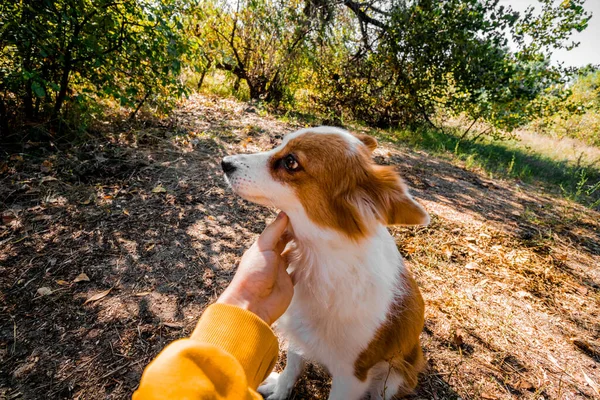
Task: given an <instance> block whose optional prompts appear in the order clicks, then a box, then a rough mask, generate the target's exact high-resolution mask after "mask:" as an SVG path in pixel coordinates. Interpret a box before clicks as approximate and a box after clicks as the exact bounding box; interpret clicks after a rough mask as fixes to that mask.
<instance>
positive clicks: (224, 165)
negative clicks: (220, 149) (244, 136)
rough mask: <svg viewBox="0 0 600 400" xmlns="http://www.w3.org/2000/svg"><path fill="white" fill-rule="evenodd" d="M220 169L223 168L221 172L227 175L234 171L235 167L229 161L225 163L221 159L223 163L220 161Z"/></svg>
mask: <svg viewBox="0 0 600 400" xmlns="http://www.w3.org/2000/svg"><path fill="white" fill-rule="evenodd" d="M221 168H223V172H225V173H226V174H228V175H229V174H230V173H232V172H233V171H235V170H236V168H237V167H236V166H235V165H233V163H232V162H231V161H226V160H225V159H223V161H221Z"/></svg>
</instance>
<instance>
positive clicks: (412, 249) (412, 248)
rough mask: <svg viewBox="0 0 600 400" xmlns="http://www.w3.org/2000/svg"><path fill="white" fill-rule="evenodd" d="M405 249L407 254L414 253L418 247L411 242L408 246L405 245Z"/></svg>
mask: <svg viewBox="0 0 600 400" xmlns="http://www.w3.org/2000/svg"><path fill="white" fill-rule="evenodd" d="M403 250H404V251H405V252H406V254H412V253H414V252H415V251H417V248H416V247H415V246H414V245H412V244H409V245H407V246H404V248H403Z"/></svg>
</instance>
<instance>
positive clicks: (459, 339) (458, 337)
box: [452, 332, 465, 347]
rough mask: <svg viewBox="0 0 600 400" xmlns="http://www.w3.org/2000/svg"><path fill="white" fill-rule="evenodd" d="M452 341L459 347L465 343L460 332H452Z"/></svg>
mask: <svg viewBox="0 0 600 400" xmlns="http://www.w3.org/2000/svg"><path fill="white" fill-rule="evenodd" d="M452 343H454V345H455V346H456V347H460V346H462V345H463V344H464V343H465V342H464V340H463V337H462V335H461V334H460V332H455V333H454V336H453V337H452Z"/></svg>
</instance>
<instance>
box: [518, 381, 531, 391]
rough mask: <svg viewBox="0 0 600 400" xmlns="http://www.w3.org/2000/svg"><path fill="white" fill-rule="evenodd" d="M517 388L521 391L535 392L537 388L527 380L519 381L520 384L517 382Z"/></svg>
mask: <svg viewBox="0 0 600 400" xmlns="http://www.w3.org/2000/svg"><path fill="white" fill-rule="evenodd" d="M515 387H516V388H517V389H521V390H534V389H535V386H533V384H532V383H531V382H529V381H527V380H525V379H519V382H517V384H516V385H515Z"/></svg>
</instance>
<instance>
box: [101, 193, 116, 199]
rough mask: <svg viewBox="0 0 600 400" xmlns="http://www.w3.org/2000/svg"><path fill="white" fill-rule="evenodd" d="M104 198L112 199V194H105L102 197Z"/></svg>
mask: <svg viewBox="0 0 600 400" xmlns="http://www.w3.org/2000/svg"><path fill="white" fill-rule="evenodd" d="M102 198H103V199H104V200H112V198H113V197H112V196H111V195H110V194H107V195H105V196H103V197H102Z"/></svg>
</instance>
